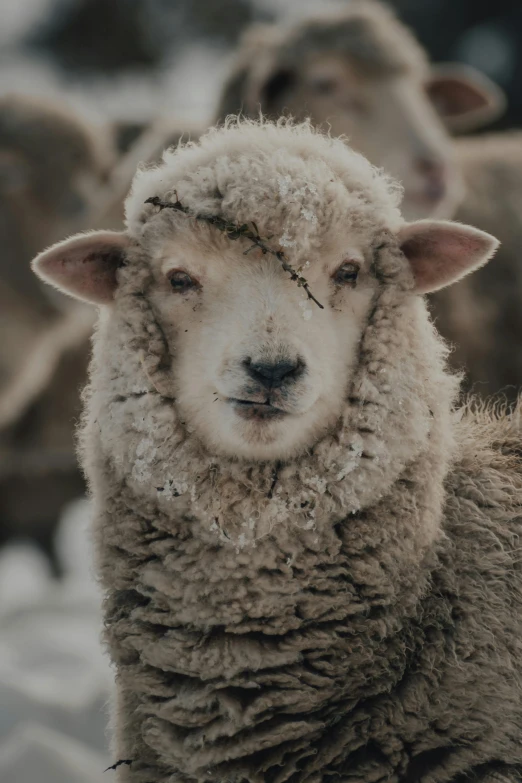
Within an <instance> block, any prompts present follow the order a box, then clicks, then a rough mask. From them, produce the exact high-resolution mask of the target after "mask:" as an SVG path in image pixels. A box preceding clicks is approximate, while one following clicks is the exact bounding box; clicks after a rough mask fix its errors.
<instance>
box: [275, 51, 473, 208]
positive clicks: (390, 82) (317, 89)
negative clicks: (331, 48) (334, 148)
mask: <svg viewBox="0 0 522 783" xmlns="http://www.w3.org/2000/svg"><path fill="white" fill-rule="evenodd" d="M279 79H280V80H279V81H277V74H276V76H274V77H273V81H272V83H271V87H270V83H269V88H270V91H271V92H268V93H267V100H268V95H270V100H269V101H268V106H267V108H266V109H265V110H267V111H268V113H269V114H270V115H271V116H278V115H280V114H282V113H286V112H288V113H289V114H290V115H291V116H294V117H297V118H299V119H304V118H305V117H310V119H311V120H312V122H313V123H314V125H316V126H318V127H322V128H324V129H325V130H329V131H330V132H331V133H332V134H333V135H335V136H345V137H346V138H347V139H348V140H349V141H350V145H351V146H352V147H353V148H354V149H356V150H358V151H359V152H361V153H362V154H363V155H364V156H365V157H367V158H368V159H369V160H371V161H372V163H373V164H374V165H376V166H379V167H382V168H383V169H384V170H385V171H387V172H388V173H390V174H391V175H392V176H393V177H395V178H396V179H398V180H399V181H400V182H401V183H402V184H403V186H404V202H403V205H402V209H403V214H404V215H405V217H406V218H407V219H408V220H416V219H418V218H422V217H427V216H434V217H447V216H450V215H451V214H453V212H454V210H455V208H456V206H457V205H458V203H459V202H460V200H461V197H462V195H463V183H462V178H461V175H460V172H459V167H458V165H457V163H456V161H455V153H454V149H453V145H452V142H451V139H450V137H449V135H448V133H447V131H446V129H445V128H444V126H443V123H442V121H441V119H440V117H439V116H438V114H437V112H436V111H435V108H434V106H433V104H432V103H431V101H430V100H429V98H428V95H427V92H426V84H425V81H424V79H423V74H422V73H421V74H418V73H413V72H407V73H405V74H404V73H399V74H394V73H391V74H378V75H372V76H366V75H362V74H359V73H357V72H356V71H355V70H354V69H353V68H352V67H351V65H350V63H349V61H348V60H346V59H345V58H343V57H341V56H339V55H327V54H323V55H321V56H316V57H314V58H311V57H310V58H308V60H305V61H304V62H303V63H302V64H301V65H300V68H299V70H298V71H296V70H294V71H292V72H291V73H287V74H286V77H285V76H283V74H282V73H281V74H280V77H279Z"/></svg>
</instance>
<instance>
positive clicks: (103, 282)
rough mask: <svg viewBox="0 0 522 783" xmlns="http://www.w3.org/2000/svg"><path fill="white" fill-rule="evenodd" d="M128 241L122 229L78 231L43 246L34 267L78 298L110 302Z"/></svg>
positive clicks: (55, 284)
mask: <svg viewBox="0 0 522 783" xmlns="http://www.w3.org/2000/svg"><path fill="white" fill-rule="evenodd" d="M128 245H129V238H128V236H127V235H126V234H124V233H123V232H120V231H91V232H88V233H85V234H77V235H76V236H74V237H70V239H65V240H64V241H63V242H58V243H57V244H56V245H53V246H52V247H50V248H48V250H44V252H43V253H40V255H38V256H36V258H35V259H34V261H33V263H32V267H33V270H34V271H35V272H36V274H37V275H38V277H40V278H41V279H42V280H44V281H45V282H46V283H50V284H51V285H54V286H55V288H58V289H59V290H60V291H63V292H64V293H66V294H69V295H70V296H74V297H75V298H76V299H81V300H83V301H84V302H90V303H91V304H101V305H104V304H110V303H111V302H112V300H113V298H114V292H115V291H116V286H117V277H116V272H117V270H118V268H119V267H121V266H123V265H124V263H125V251H126V249H127V247H128Z"/></svg>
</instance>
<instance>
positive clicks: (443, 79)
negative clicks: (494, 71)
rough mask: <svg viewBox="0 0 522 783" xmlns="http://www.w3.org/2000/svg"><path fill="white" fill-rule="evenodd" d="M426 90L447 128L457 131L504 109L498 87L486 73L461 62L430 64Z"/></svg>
mask: <svg viewBox="0 0 522 783" xmlns="http://www.w3.org/2000/svg"><path fill="white" fill-rule="evenodd" d="M426 91H427V93H428V97H429V98H430V100H431V102H432V103H433V105H434V106H435V108H436V109H437V111H438V112H439V114H440V116H441V117H442V119H443V121H444V123H445V125H446V127H447V128H448V130H450V131H456V132H458V133H462V132H464V131H465V132H469V131H472V130H476V129H477V128H481V127H482V126H483V125H487V124H489V123H491V122H493V120H496V119H497V117H500V115H501V114H502V113H503V112H504V110H505V108H506V96H505V93H504V91H503V90H502V88H501V87H499V86H498V84H495V82H493V81H492V80H491V79H490V78H489V76H486V74H484V73H481V72H480V71H477V69H476V68H473V67H472V66H470V65H463V64H462V63H441V64H439V65H434V66H432V69H431V75H430V77H429V79H428V82H427V84H426Z"/></svg>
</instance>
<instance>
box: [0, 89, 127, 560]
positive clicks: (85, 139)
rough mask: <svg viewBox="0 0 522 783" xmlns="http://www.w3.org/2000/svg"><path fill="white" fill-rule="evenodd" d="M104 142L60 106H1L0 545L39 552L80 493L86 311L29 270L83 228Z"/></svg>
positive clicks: (15, 100)
mask: <svg viewBox="0 0 522 783" xmlns="http://www.w3.org/2000/svg"><path fill="white" fill-rule="evenodd" d="M109 139H110V136H109V134H108V133H105V132H104V131H103V130H102V129H101V128H96V127H94V126H92V127H91V126H90V125H89V124H88V123H87V122H85V121H84V120H83V119H80V118H79V117H76V116H75V115H74V114H73V113H72V112H71V111H70V110H69V109H68V108H67V107H66V106H65V105H61V104H60V103H57V102H55V103H52V102H50V101H47V100H46V101H43V100H36V99H34V98H29V97H25V96H21V95H14V94H10V95H5V96H3V97H2V98H0V242H1V247H2V253H1V255H0V457H1V459H0V543H1V542H3V541H5V540H6V539H7V538H9V537H11V536H25V535H29V536H32V537H34V538H36V539H37V540H39V541H40V542H42V543H43V544H44V545H45V546H46V548H48V549H49V546H50V540H51V537H52V531H53V529H54V525H55V523H56V521H57V517H58V514H59V511H60V509H61V507H62V506H63V504H64V503H65V502H66V501H67V500H70V499H71V498H72V497H76V496H78V495H79V494H81V493H82V491H83V487H84V485H83V480H82V478H81V476H80V473H79V470H78V468H77V464H76V459H75V450H74V422H75V419H76V417H77V414H78V411H79V389H80V388H81V386H82V385H83V383H84V382H85V376H86V363H87V355H88V346H89V336H90V334H91V331H92V324H93V314H92V313H91V311H90V308H87V307H82V306H78V305H77V304H75V303H71V302H70V300H68V299H67V298H66V297H63V296H61V295H60V294H53V293H52V292H51V296H49V291H48V290H45V289H44V287H43V286H40V284H39V283H38V282H36V285H35V278H34V275H33V274H32V273H31V270H30V266H29V261H30V260H31V258H32V257H33V256H34V254H35V252H38V251H39V250H41V249H42V248H44V247H46V246H48V245H49V244H51V243H53V242H55V241H56V240H58V239H60V238H63V237H64V236H67V235H68V234H70V233H71V232H73V231H77V230H79V229H81V228H83V226H84V225H85V220H86V217H87V215H89V214H90V212H91V211H92V206H93V204H94V203H96V201H97V199H98V198H99V197H100V193H101V192H102V188H103V186H104V183H105V181H106V179H107V176H108V173H109V171H110V168H111V166H112V164H113V159H114V158H113V153H112V145H111V143H110V141H109Z"/></svg>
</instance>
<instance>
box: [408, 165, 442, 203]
mask: <svg viewBox="0 0 522 783" xmlns="http://www.w3.org/2000/svg"><path fill="white" fill-rule="evenodd" d="M415 167H416V169H417V171H418V172H419V174H421V175H422V176H423V177H424V178H425V180H426V182H425V186H424V195H425V196H426V197H427V198H429V199H431V200H432V201H439V200H440V199H441V198H442V197H443V196H444V194H445V192H446V167H445V166H444V163H442V162H441V161H440V160H438V159H436V158H429V157H425V158H418V159H417V160H416V162H415Z"/></svg>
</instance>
